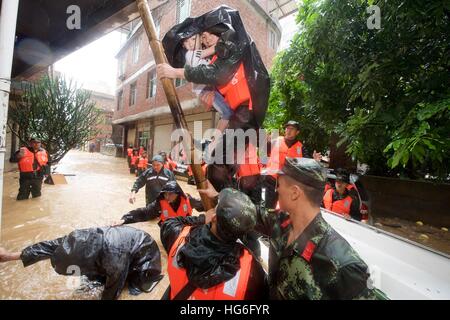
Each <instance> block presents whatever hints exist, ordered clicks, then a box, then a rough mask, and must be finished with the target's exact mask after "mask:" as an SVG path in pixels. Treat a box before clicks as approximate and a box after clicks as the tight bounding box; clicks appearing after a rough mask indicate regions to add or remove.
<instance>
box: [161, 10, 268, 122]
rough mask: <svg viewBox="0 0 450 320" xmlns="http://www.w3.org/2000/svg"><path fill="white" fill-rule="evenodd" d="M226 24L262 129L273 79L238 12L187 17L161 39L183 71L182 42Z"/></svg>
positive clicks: (165, 48) (172, 58) (173, 64)
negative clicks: (230, 32) (239, 56)
mask: <svg viewBox="0 0 450 320" xmlns="http://www.w3.org/2000/svg"><path fill="white" fill-rule="evenodd" d="M218 24H223V25H225V26H227V27H228V28H229V29H230V30H233V31H235V32H234V35H233V40H232V41H233V42H234V43H235V44H236V45H237V46H238V47H239V48H240V49H242V51H243V58H242V61H243V63H244V69H245V74H246V76H247V83H248V86H249V89H250V94H251V97H252V102H253V115H254V119H255V121H256V124H257V127H258V128H259V127H262V124H263V122H264V118H265V116H266V112H267V107H268V101H269V91H270V78H269V74H268V72H267V70H266V67H265V66H264V63H263V61H262V59H261V56H260V54H259V52H258V49H257V48H256V45H255V43H254V41H253V40H252V39H251V37H250V35H249V34H248V33H247V31H246V30H245V28H244V24H243V22H242V20H241V17H240V15H239V12H238V11H237V10H235V9H233V8H230V7H228V6H220V7H218V8H216V9H214V10H212V11H210V12H207V13H205V14H203V15H201V16H199V17H195V18H187V19H186V20H184V21H183V22H182V23H180V24H177V25H175V26H174V27H173V28H172V29H170V30H169V31H168V32H167V33H166V35H165V36H164V38H163V40H162V44H163V46H164V50H165V52H166V55H167V59H168V61H169V63H170V64H171V65H172V66H173V67H175V68H182V67H183V66H184V64H185V52H186V51H185V49H184V48H183V47H182V39H185V38H187V37H190V36H192V35H194V34H197V33H200V32H202V31H205V30H207V29H209V28H210V27H212V26H215V25H218Z"/></svg>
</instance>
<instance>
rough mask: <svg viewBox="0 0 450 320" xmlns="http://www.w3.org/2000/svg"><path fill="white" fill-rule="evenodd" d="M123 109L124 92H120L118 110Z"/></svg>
mask: <svg viewBox="0 0 450 320" xmlns="http://www.w3.org/2000/svg"><path fill="white" fill-rule="evenodd" d="M122 108H123V91H122V90H120V91H119V93H118V94H117V110H120V109H122Z"/></svg>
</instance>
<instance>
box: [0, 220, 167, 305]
mask: <svg viewBox="0 0 450 320" xmlns="http://www.w3.org/2000/svg"><path fill="white" fill-rule="evenodd" d="M46 259H50V261H51V264H52V267H53V269H54V270H55V271H56V272H57V273H58V274H61V275H74V272H77V271H79V274H80V275H84V276H86V277H87V278H88V279H89V280H91V281H100V282H101V283H103V284H104V285H105V289H104V291H103V293H102V299H103V300H111V299H116V298H117V297H118V296H119V295H120V293H121V292H122V289H123V288H124V286H125V282H126V281H128V288H129V291H130V293H131V294H133V295H136V294H139V293H141V292H143V291H145V292H150V291H151V290H152V289H153V288H154V287H155V285H156V284H157V283H158V281H159V280H161V278H162V275H161V255H160V251H159V248H158V245H157V244H156V242H155V241H154V240H153V238H152V237H151V236H150V235H149V234H148V233H146V232H144V231H142V230H138V229H135V228H131V227H128V226H120V227H114V228H112V227H102V228H90V229H80V230H75V231H73V232H71V233H70V234H69V235H67V236H65V237H61V238H58V239H55V240H49V241H42V242H39V243H36V244H33V245H31V246H28V247H26V248H25V249H23V250H22V251H21V252H8V251H6V250H5V249H3V248H0V262H6V261H13V260H22V263H23V266H24V267H28V266H30V265H32V264H34V263H36V262H39V261H41V260H46Z"/></svg>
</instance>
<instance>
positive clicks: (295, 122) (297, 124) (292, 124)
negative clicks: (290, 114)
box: [283, 120, 300, 130]
mask: <svg viewBox="0 0 450 320" xmlns="http://www.w3.org/2000/svg"><path fill="white" fill-rule="evenodd" d="M288 126H291V127H294V128H296V129H297V130H300V123H298V122H297V121H295V120H289V121H288V122H286V123H285V124H284V126H283V128H286V127H288Z"/></svg>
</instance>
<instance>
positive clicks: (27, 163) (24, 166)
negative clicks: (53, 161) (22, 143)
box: [18, 148, 48, 172]
mask: <svg viewBox="0 0 450 320" xmlns="http://www.w3.org/2000/svg"><path fill="white" fill-rule="evenodd" d="M21 149H22V150H25V154H24V156H23V157H22V158H20V160H19V163H18V164H19V170H20V172H33V171H34V170H33V163H34V157H36V160H37V162H38V167H37V169H36V171H39V170H41V167H42V166H45V165H46V164H47V162H48V155H47V151H45V150H43V149H42V150H39V151H38V152H36V153H33V152H31V151H30V150H29V149H28V148H21Z"/></svg>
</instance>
